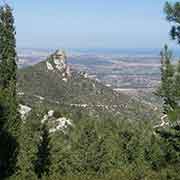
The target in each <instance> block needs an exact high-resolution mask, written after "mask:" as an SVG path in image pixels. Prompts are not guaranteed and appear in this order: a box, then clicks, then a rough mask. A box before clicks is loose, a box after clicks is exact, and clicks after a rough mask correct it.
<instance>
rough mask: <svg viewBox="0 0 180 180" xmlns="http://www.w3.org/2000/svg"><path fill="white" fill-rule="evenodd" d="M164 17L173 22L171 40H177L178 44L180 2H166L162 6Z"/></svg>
mask: <svg viewBox="0 0 180 180" xmlns="http://www.w3.org/2000/svg"><path fill="white" fill-rule="evenodd" d="M164 12H165V13H166V19H167V20H168V21H169V22H171V23H172V24H173V26H172V28H171V31H170V35H171V37H172V39H173V40H177V42H178V44H180V2H176V3H173V4H172V3H169V2H166V4H165V7H164Z"/></svg>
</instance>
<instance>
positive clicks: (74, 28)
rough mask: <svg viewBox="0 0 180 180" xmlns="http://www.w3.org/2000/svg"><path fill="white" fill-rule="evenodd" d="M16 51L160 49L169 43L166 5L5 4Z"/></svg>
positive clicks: (129, 0) (31, 0)
mask: <svg viewBox="0 0 180 180" xmlns="http://www.w3.org/2000/svg"><path fill="white" fill-rule="evenodd" d="M7 2H8V3H10V4H11V5H12V6H13V8H14V14H15V20H16V30H17V46H18V47H26V48H32V47H33V48H161V47H162V46H163V44H164V43H170V44H171V45H173V44H175V43H172V42H171V41H169V39H170V38H169V36H168V33H169V29H170V25H169V24H168V23H167V22H166V21H165V15H164V14H163V6H164V3H165V0H7Z"/></svg>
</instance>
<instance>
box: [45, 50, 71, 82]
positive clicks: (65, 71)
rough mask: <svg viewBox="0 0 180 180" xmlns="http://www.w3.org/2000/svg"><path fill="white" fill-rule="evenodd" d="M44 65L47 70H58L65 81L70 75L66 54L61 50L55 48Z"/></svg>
mask: <svg viewBox="0 0 180 180" xmlns="http://www.w3.org/2000/svg"><path fill="white" fill-rule="evenodd" d="M46 65H47V69H48V70H49V71H60V72H61V73H62V76H63V80H64V81H67V79H68V78H69V77H70V76H71V72H70V66H69V65H68V64H67V56H66V53H65V51H63V50H56V52H55V53H54V54H52V55H51V58H49V59H48V60H47V62H46Z"/></svg>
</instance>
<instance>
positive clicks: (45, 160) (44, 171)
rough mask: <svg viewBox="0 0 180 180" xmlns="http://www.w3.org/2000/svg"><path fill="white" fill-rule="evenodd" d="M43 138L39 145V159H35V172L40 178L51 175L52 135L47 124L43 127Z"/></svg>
mask: <svg viewBox="0 0 180 180" xmlns="http://www.w3.org/2000/svg"><path fill="white" fill-rule="evenodd" d="M41 131H42V134H41V140H40V143H39V145H38V152H37V159H36V161H35V172H36V174H37V177H38V178H42V177H43V176H48V175H49V168H50V137H49V130H48V127H47V125H46V124H44V125H43V127H42V130H41Z"/></svg>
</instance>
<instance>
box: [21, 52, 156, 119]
mask: <svg viewBox="0 0 180 180" xmlns="http://www.w3.org/2000/svg"><path fill="white" fill-rule="evenodd" d="M66 59H67V58H66V55H65V53H64V52H60V51H56V52H55V53H54V54H52V55H51V56H49V57H48V58H47V60H46V61H43V62H40V63H38V64H36V65H34V66H30V67H27V68H24V69H20V70H19V72H18V95H19V97H20V100H21V102H22V103H23V104H26V105H28V106H32V105H33V104H36V103H39V102H41V103H42V102H43V104H47V105H48V106H49V107H56V108H60V107H62V106H63V107H65V106H68V107H69V108H70V109H71V108H76V109H83V110H84V111H85V110H86V111H87V112H88V113H90V114H95V115H100V114H101V112H106V113H110V114H111V115H113V116H116V115H118V116H119V115H123V117H126V116H127V117H131V119H136V118H140V117H141V119H142V117H143V119H154V118H152V117H153V116H154V115H155V116H156V115H157V114H159V112H157V109H155V108H154V106H150V105H147V104H145V103H143V102H140V101H139V100H137V99H136V98H133V97H131V96H128V95H126V94H124V93H119V92H115V91H113V90H112V89H111V88H110V87H106V86H104V85H103V84H101V83H99V82H98V81H95V80H92V79H90V78H89V77H88V75H87V74H86V73H82V72H77V71H75V70H73V69H72V68H70V67H69V65H68V63H67V60H66Z"/></svg>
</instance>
